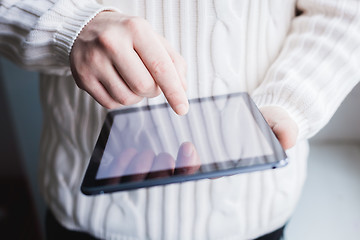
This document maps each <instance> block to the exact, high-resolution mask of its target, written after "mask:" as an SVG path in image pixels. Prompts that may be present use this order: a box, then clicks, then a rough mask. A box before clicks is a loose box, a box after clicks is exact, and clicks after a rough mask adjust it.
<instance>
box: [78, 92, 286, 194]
mask: <svg viewBox="0 0 360 240" xmlns="http://www.w3.org/2000/svg"><path fill="white" fill-rule="evenodd" d="M286 164H287V158H286V154H285V152H284V150H283V149H282V147H281V145H280V143H279V141H278V140H277V139H276V137H275V135H274V133H273V132H272V130H271V128H270V127H269V125H268V124H267V123H266V121H265V120H264V118H263V117H262V115H261V113H260V112H259V110H258V109H257V107H256V106H255V104H254V103H253V102H252V100H251V99H250V97H249V96H248V94H246V93H237V94H229V95H223V96H216V97H208V98H201V99H193V100H190V110H189V113H188V114H187V115H185V116H178V115H177V114H175V113H174V112H173V111H172V110H171V108H170V106H169V105H168V104H160V105H154V106H147V107H140V108H128V109H123V110H117V111H113V112H110V113H109V114H108V115H107V118H106V120H105V123H104V126H103V128H102V131H101V133H100V136H99V139H98V141H97V144H96V146H95V149H94V152H93V155H92V157H91V160H90V163H89V166H88V169H87V171H86V174H85V177H84V180H83V183H82V186H81V190H82V191H83V193H85V194H99V193H105V192H114V191H122V190H131V189H137V188H142V187H151V186H157V185H164V184H170V183H178V182H183V181H190V180H198V179H204V178H206V179H207V178H217V177H222V176H229V175H234V174H239V173H245V172H250V171H259V170H266V169H271V168H277V167H282V166H285V165H286Z"/></svg>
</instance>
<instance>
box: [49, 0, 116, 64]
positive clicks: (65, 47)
mask: <svg viewBox="0 0 360 240" xmlns="http://www.w3.org/2000/svg"><path fill="white" fill-rule="evenodd" d="M63 7H64V8H67V9H62V10H58V11H59V12H61V11H62V12H63V13H67V14H66V16H63V19H64V21H63V22H62V25H61V26H59V28H58V30H57V33H56V34H55V39H54V41H55V53H56V56H58V57H59V61H61V62H62V63H64V64H65V65H69V56H70V52H71V49H72V46H73V44H74V42H75V40H76V38H77V36H78V35H79V33H80V32H81V30H82V29H83V28H84V27H85V26H86V25H87V24H88V23H89V22H90V21H91V20H92V19H93V18H94V17H95V16H96V15H97V14H99V13H100V12H102V11H109V10H110V11H118V12H119V10H118V9H116V8H113V7H106V6H103V5H100V4H98V3H96V2H92V1H88V2H85V3H81V4H77V3H73V5H71V6H68V5H67V6H63Z"/></svg>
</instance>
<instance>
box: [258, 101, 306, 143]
mask: <svg viewBox="0 0 360 240" xmlns="http://www.w3.org/2000/svg"><path fill="white" fill-rule="evenodd" d="M260 112H261V113H262V114H263V116H264V118H265V120H266V121H267V123H268V124H269V126H270V127H271V129H272V130H273V132H274V133H275V135H276V137H277V138H278V139H279V142H280V144H281V146H282V147H283V148H284V149H285V150H286V149H289V148H291V147H293V146H294V145H295V143H296V139H297V137H298V133H299V129H298V126H297V124H296V123H295V121H294V120H293V119H292V118H291V117H290V116H289V114H288V113H287V112H286V111H285V110H284V109H283V108H281V107H275V106H268V107H262V108H260Z"/></svg>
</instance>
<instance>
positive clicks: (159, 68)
mask: <svg viewBox="0 0 360 240" xmlns="http://www.w3.org/2000/svg"><path fill="white" fill-rule="evenodd" d="M151 68H152V69H153V71H154V74H155V75H159V74H163V73H165V72H166V71H167V69H169V66H168V64H167V63H166V62H165V61H163V60H155V61H153V62H152V63H151Z"/></svg>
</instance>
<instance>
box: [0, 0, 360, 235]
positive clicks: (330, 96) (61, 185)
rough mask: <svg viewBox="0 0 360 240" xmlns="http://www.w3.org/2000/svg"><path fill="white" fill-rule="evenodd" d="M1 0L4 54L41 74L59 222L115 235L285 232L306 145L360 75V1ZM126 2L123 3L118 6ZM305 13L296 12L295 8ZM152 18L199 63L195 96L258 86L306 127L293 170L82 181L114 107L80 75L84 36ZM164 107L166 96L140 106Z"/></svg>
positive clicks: (46, 148)
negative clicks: (89, 188) (121, 18)
mask: <svg viewBox="0 0 360 240" xmlns="http://www.w3.org/2000/svg"><path fill="white" fill-rule="evenodd" d="M101 4H102V5H100V4H99V3H96V2H94V1H92V0H38V1H36V0H26V1H20V0H0V52H1V53H2V54H3V55H4V56H6V57H8V58H9V59H11V60H12V61H14V62H15V63H17V64H19V65H21V66H23V67H25V68H28V69H33V70H39V71H41V73H42V74H41V82H40V83H41V84H40V86H41V100H42V104H43V111H44V128H43V135H42V143H41V164H40V173H41V174H40V177H39V179H40V184H41V189H42V191H43V194H44V197H45V199H46V202H47V204H48V205H49V207H50V208H51V210H52V211H53V212H54V214H55V216H56V218H57V219H58V220H59V221H60V222H61V224H63V225H64V226H66V227H67V228H70V229H75V230H80V231H86V232H89V233H90V234H93V235H94V236H96V237H99V238H106V239H196V240H197V239H199V240H200V239H249V238H254V237H258V236H260V235H263V234H265V233H267V232H270V231H273V230H274V229H276V228H278V227H280V226H281V225H283V224H284V223H285V222H286V221H287V220H288V219H289V217H290V216H291V213H292V211H293V210H294V207H295V205H296V202H297V199H298V197H299V194H300V192H301V188H302V184H303V181H304V179H305V175H306V156H307V145H306V141H304V140H305V139H306V138H308V137H310V136H312V135H314V134H315V133H316V132H317V131H318V130H319V129H320V128H321V127H323V126H324V125H325V124H326V123H327V122H328V120H329V119H330V117H331V116H332V115H333V113H334V112H335V110H336V109H337V107H338V106H339V104H340V103H341V101H342V100H343V99H344V97H345V96H346V95H347V94H348V93H349V91H350V90H351V89H352V88H353V87H354V86H355V85H356V83H357V82H358V80H359V79H360V71H359V69H360V68H359V66H358V64H359V62H360V61H359V60H360V44H359V43H360V15H359V14H360V13H359V7H360V1H355V0H349V1H346V0H298V1H295V0H288V1H283V0H272V1H268V0H243V1H240V0H239V1H236V0H212V1H210V0H106V1H105V0H104V1H102V3H101ZM114 7H115V8H114ZM296 8H298V9H299V10H300V12H301V14H299V16H295V10H296ZM105 9H114V10H117V11H121V12H123V13H127V14H132V15H138V16H142V17H144V18H146V19H147V20H148V21H149V22H150V23H151V24H152V26H153V27H154V29H155V30H156V31H157V32H159V33H160V34H163V35H164V36H165V37H166V38H167V39H168V40H169V41H170V42H171V44H172V45H173V46H174V47H175V48H176V49H177V50H178V51H179V52H180V53H181V54H182V55H183V56H184V58H185V59H186V61H187V63H188V68H189V69H188V75H187V76H188V77H187V81H188V85H189V90H188V92H187V94H188V96H189V98H194V97H202V96H209V95H216V94H222V93H226V92H235V91H248V92H250V93H251V94H252V97H253V99H254V100H255V102H256V103H257V104H258V106H265V105H277V106H281V107H283V108H285V109H286V110H287V111H288V112H289V114H290V115H291V116H292V117H293V118H294V120H295V121H296V122H297V124H298V126H299V128H300V136H299V140H298V144H297V146H296V147H294V148H293V149H291V150H290V151H288V155H289V157H290V164H289V165H288V166H287V167H285V168H283V169H279V170H268V171H263V172H256V173H251V174H241V175H237V176H232V177H225V178H220V179H216V180H201V181H196V182H187V183H182V184H171V185H167V186H161V187H152V188H148V189H142V190H136V191H129V192H122V193H115V194H106V195H100V196H96V197H89V196H85V195H83V194H82V193H81V192H80V182H81V179H82V176H83V174H84V171H85V169H86V166H87V163H88V161H89V158H90V155H91V152H92V149H93V147H94V144H95V140H96V138H97V136H98V134H99V131H100V127H101V125H102V122H103V120H104V117H105V114H106V110H105V109H103V108H102V107H101V106H99V105H98V104H97V103H96V102H95V101H94V100H93V99H92V98H91V97H89V95H88V94H87V93H85V92H83V91H81V90H79V89H78V88H77V87H76V85H75V83H74V81H73V79H72V77H71V74H70V71H69V52H70V50H71V46H72V44H73V42H74V40H75V39H76V36H77V35H78V33H79V32H80V31H81V29H82V28H83V27H84V25H86V24H87V23H88V22H89V21H90V20H91V19H92V18H93V17H94V16H95V15H96V14H97V13H98V12H100V11H102V10H105ZM162 101H164V98H163V97H162V96H160V97H157V98H155V99H149V100H145V101H143V102H142V103H140V104H153V103H158V102H162Z"/></svg>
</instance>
